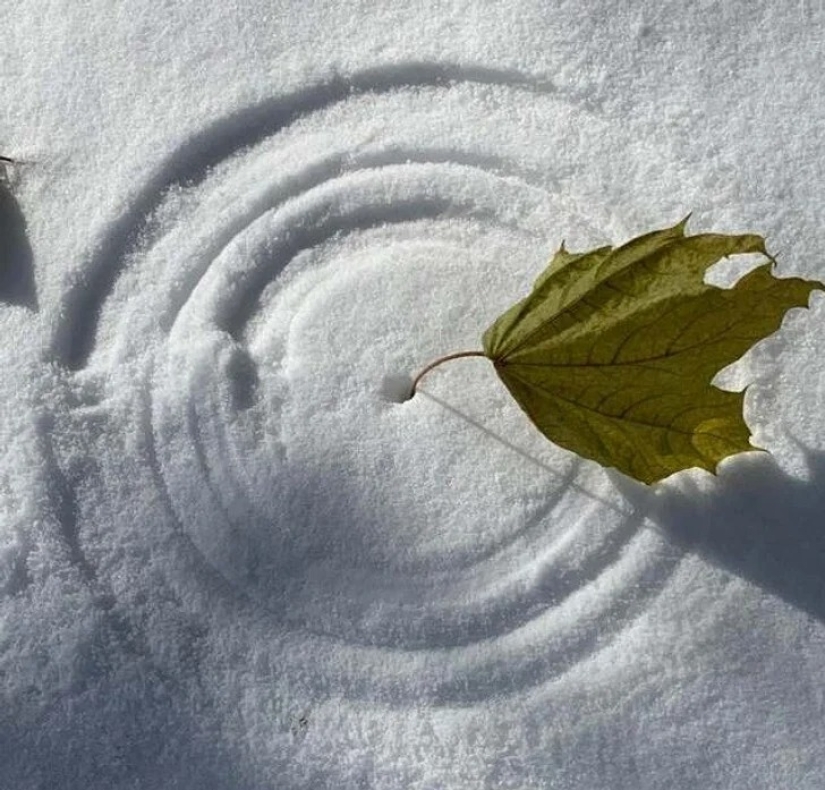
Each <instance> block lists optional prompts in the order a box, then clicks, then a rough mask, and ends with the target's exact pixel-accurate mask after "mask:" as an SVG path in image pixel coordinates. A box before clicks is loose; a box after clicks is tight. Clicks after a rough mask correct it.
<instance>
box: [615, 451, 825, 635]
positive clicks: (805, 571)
mask: <svg viewBox="0 0 825 790" xmlns="http://www.w3.org/2000/svg"><path fill="white" fill-rule="evenodd" d="M800 450H801V452H802V453H803V454H804V457H805V460H806V462H807V466H808V475H807V479H799V478H796V477H791V476H789V475H787V474H785V473H783V472H782V471H781V470H780V469H779V467H778V466H777V465H776V462H775V461H774V460H773V459H772V458H771V456H770V455H768V454H766V453H760V454H750V455H748V456H743V457H742V458H741V459H737V460H736V461H734V462H733V463H731V464H730V465H729V466H728V468H726V469H725V470H724V473H723V474H722V475H721V476H720V477H719V478H718V479H717V480H715V481H714V484H713V487H712V489H711V490H710V491H708V490H707V488H706V487H705V488H704V490H700V489H699V487H698V486H696V485H694V484H692V483H691V482H690V481H684V480H680V481H679V482H678V484H675V485H672V486H671V485H670V484H669V483H664V484H663V485H662V486H659V487H658V489H651V490H647V491H646V490H643V489H642V488H641V486H638V485H637V484H635V483H633V482H631V481H629V480H627V479H626V478H622V480H619V479H616V483H617V485H619V486H620V487H621V488H622V489H623V493H625V494H626V495H627V497H628V499H629V500H630V501H631V502H632V503H634V504H636V505H637V507H643V506H644V503H645V502H646V503H647V507H648V510H649V512H650V517H651V519H652V520H653V521H654V522H655V523H656V524H657V525H658V526H659V527H660V528H661V529H662V530H663V531H664V533H665V534H666V535H667V536H668V537H669V538H670V539H672V540H673V541H674V542H675V543H677V544H679V545H681V546H683V547H684V548H685V549H687V550H689V551H692V552H695V553H697V554H699V555H700V556H702V557H704V558H705V559H707V560H708V561H709V562H711V563H712V564H714V565H716V566H718V567H720V568H723V569H725V570H726V571H729V572H730V573H733V574H736V575H737V576H740V577H742V578H744V579H746V580H748V581H750V582H752V583H753V584H755V585H757V586H758V587H760V588H762V589H763V590H765V591H766V592H768V593H771V594H773V595H776V596H778V597H779V598H781V599H782V600H784V601H786V602H787V603H789V604H791V605H792V606H794V607H796V608H797V609H800V610H802V611H804V612H806V613H807V614H809V615H810V616H812V617H815V618H816V619H817V620H821V621H822V622H825V453H823V452H821V451H815V450H812V449H810V448H804V447H800ZM619 477H620V476H619V475H616V478H619Z"/></svg>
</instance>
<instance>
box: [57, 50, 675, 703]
mask: <svg viewBox="0 0 825 790" xmlns="http://www.w3.org/2000/svg"><path fill="white" fill-rule="evenodd" d="M417 68H418V70H416V69H406V70H404V69H397V70H395V71H394V72H392V73H388V74H384V75H383V76H382V73H381V72H378V71H376V72H366V73H364V74H361V75H358V76H356V77H354V78H352V79H351V80H350V81H349V82H347V81H343V80H337V81H334V82H333V83H330V84H329V85H326V86H321V87H315V88H312V89H307V90H306V91H305V92H299V93H296V94H294V95H292V96H290V97H287V98H285V99H279V100H275V101H273V102H271V103H268V104H266V105H263V106H262V107H260V108H253V109H251V110H249V111H248V112H246V113H243V114H242V115H241V116H239V118H235V119H229V120H227V121H225V122H221V123H219V124H217V125H216V126H215V128H214V129H212V130H211V131H210V132H209V133H204V135H202V136H200V137H197V138H193V139H192V140H190V141H188V143H187V144H186V145H184V146H183V147H182V148H181V150H180V151H179V152H178V154H177V155H176V156H175V157H173V158H172V159H170V161H169V162H167V164H166V166H165V168H164V169H162V170H161V171H160V172H159V173H158V175H157V176H156V178H155V179H153V180H152V181H151V182H150V183H148V184H147V185H146V187H145V189H144V190H143V191H142V192H141V194H140V195H139V197H138V198H137V199H136V200H135V202H134V205H133V206H132V207H131V208H130V210H129V211H127V212H126V213H125V215H124V217H123V218H121V219H120V220H118V221H115V222H114V223H113V224H112V228H111V232H110V234H109V236H108V237H107V238H106V239H105V240H104V242H103V243H102V244H100V245H98V247H99V249H100V250H102V252H98V253H97V254H96V256H95V257H94V259H93V260H92V261H91V262H90V263H89V272H88V279H87V280H86V281H85V282H84V283H80V282H79V283H78V284H77V285H76V286H75V287H72V288H71V289H70V290H69V291H68V294H67V298H66V319H65V322H64V323H63V324H62V325H61V326H60V327H58V329H57V331H56V333H55V342H54V351H55V356H56V359H57V360H58V361H59V362H60V363H61V364H62V365H63V366H64V367H65V368H66V369H68V370H71V371H73V373H72V374H71V376H72V377H73V378H74V379H75V380H76V381H77V382H82V383H83V386H84V387H88V388H90V389H93V390H94V389H96V391H97V392H98V393H100V395H101V397H104V398H105V401H104V402H108V403H113V404H118V405H117V406H115V407H113V414H114V415H115V419H113V421H112V431H114V432H115V433H120V434H123V435H125V436H128V437H130V438H129V439H128V440H122V439H119V440H117V441H115V440H112V447H110V448H109V452H110V453H111V454H112V455H111V457H112V458H114V453H115V452H123V451H124V447H125V448H127V450H126V452H127V453H128V450H129V448H131V450H132V452H133V458H132V459H131V461H132V462H133V463H134V465H135V468H137V469H139V472H137V473H136V479H137V478H138V477H139V475H140V474H144V471H142V470H140V467H143V468H144V469H145V476H144V479H145V480H149V481H150V485H152V486H154V488H155V489H156V497H155V502H156V505H157V506H158V507H166V508H168V510H169V511H170V512H171V513H172V514H173V515H174V518H175V521H176V523H177V525H178V526H179V529H180V532H181V534H182V535H183V536H185V538H186V539H187V540H188V541H189V542H190V544H191V546H193V547H194V548H195V549H196V551H197V553H198V555H199V556H200V557H201V558H202V560H203V561H204V562H205V563H206V565H207V566H208V568H210V569H214V570H215V571H217V573H218V575H219V577H220V579H221V580H222V583H223V586H221V587H217V586H213V587H210V586H209V585H210V584H211V582H209V581H208V580H205V579H203V578H200V577H197V576H195V575H193V574H189V575H186V576H184V577H183V578H182V579H178V580H176V584H177V585H181V584H183V585H184V586H185V585H186V584H191V585H192V588H193V589H195V588H196V587H198V588H202V589H201V592H200V595H202V596H203V600H206V601H207V602H209V601H212V602H213V603H214V602H215V601H217V600H220V601H226V600H228V599H230V598H233V597H236V601H237V605H238V606H239V607H240V608H239V610H238V611H239V614H238V617H241V618H248V621H246V622H247V626H248V628H249V629H251V630H254V629H258V630H260V629H264V631H262V633H264V632H267V633H271V634H273V636H272V638H271V643H272V651H273V658H272V661H273V663H274V664H276V665H279V666H280V667H281V668H282V669H283V671H285V672H288V673H289V672H292V673H295V675H296V676H298V675H300V676H302V677H307V676H309V677H313V676H314V677H317V678H318V679H320V680H322V681H323V683H322V684H321V685H323V684H324V683H326V684H330V683H335V682H338V681H345V687H344V688H342V689H341V693H344V694H353V695H356V696H358V695H378V696H381V695H383V694H387V695H391V696H393V697H394V698H397V697H398V694H399V693H401V690H403V689H408V690H409V693H410V695H411V698H412V697H418V698H420V697H421V696H422V695H424V696H429V697H430V698H431V699H433V700H435V701H439V702H450V701H463V702H466V703H469V702H473V701H477V700H480V699H483V698H485V696H487V695H489V694H494V693H501V692H502V691H503V690H506V691H517V690H519V689H520V688H523V687H525V686H529V685H532V684H534V683H537V682H541V681H542V680H543V679H545V678H547V677H552V676H555V675H558V674H559V673H561V672H563V671H565V670H566V669H568V668H569V667H570V666H572V665H573V664H575V663H577V662H579V661H581V660H583V659H585V658H586V657H587V656H589V655H590V654H591V653H592V652H593V651H595V650H597V649H599V648H601V647H602V646H604V645H605V644H607V643H608V642H609V641H610V639H611V638H612V637H613V636H614V635H615V634H617V633H618V632H619V631H620V630H621V629H622V628H623V627H624V626H625V625H626V624H627V622H628V621H629V619H631V618H633V617H635V616H636V614H638V613H639V612H641V611H642V610H643V609H644V608H645V607H646V606H647V605H648V604H649V602H650V601H651V600H652V598H653V597H655V596H656V595H657V594H658V592H659V591H660V590H661V589H662V587H663V585H664V584H665V583H666V581H667V579H668V577H669V575H670V574H671V573H672V571H673V569H674V567H675V564H676V562H677V559H676V558H674V557H672V556H670V555H669V553H668V551H667V549H666V547H665V546H664V544H663V542H662V541H661V540H659V539H658V538H657V537H656V536H655V535H653V534H651V533H649V532H646V531H640V527H641V520H640V518H639V517H638V516H636V515H635V514H633V513H631V512H629V511H628V510H627V509H626V507H623V504H622V501H621V498H620V497H618V496H617V495H616V494H615V493H614V492H613V490H612V488H611V486H610V485H609V483H607V481H606V478H605V477H604V475H603V474H602V473H601V471H600V470H598V469H595V468H593V467H592V465H589V464H585V463H582V462H580V461H578V460H577V459H575V458H572V457H571V456H570V455H569V454H567V453H564V452H563V451H560V450H558V449H557V448H555V447H553V446H552V445H549V444H548V443H547V442H546V441H545V440H544V439H542V438H541V437H538V436H537V435H536V433H535V431H534V430H533V429H532V428H531V427H530V426H529V424H528V423H527V421H526V419H525V418H524V417H523V415H522V414H521V413H520V412H519V411H518V409H517V407H515V405H514V404H513V403H512V402H511V401H510V399H509V396H508V395H507V394H506V393H505V392H504V390H503V388H502V387H500V386H499V385H498V384H497V382H496V381H495V376H494V374H493V371H492V370H491V369H490V368H489V366H488V365H487V363H485V361H484V360H477V359H476V360H462V361H460V362H458V361H457V362H455V363H453V364H452V365H451V366H449V367H447V366H445V367H444V368H443V369H441V370H439V371H438V372H434V373H433V374H432V375H431V377H430V378H428V380H427V381H426V383H425V385H424V386H423V388H422V389H423V392H422V394H421V395H420V396H418V397H416V398H415V399H413V400H412V401H409V402H407V403H404V404H394V403H391V402H388V401H387V399H386V397H385V395H384V393H383V391H382V387H383V386H384V381H385V378H386V376H387V375H388V374H390V373H396V372H398V371H403V370H407V371H412V370H413V369H415V368H417V367H419V366H420V365H421V364H423V363H424V362H426V361H428V360H429V359H431V358H433V357H435V356H438V355H440V354H443V353H446V352H449V351H454V350H461V349H464V348H476V347H478V346H479V343H480V335H481V332H482V331H483V329H484V328H486V326H487V325H488V324H489V323H490V321H491V320H492V319H494V318H495V317H496V315H498V313H499V312H500V311H501V310H502V309H503V308H505V307H507V306H508V305H509V304H510V303H512V301H514V300H515V299H517V298H520V297H521V296H523V295H524V293H525V292H526V290H527V288H528V287H529V283H530V282H531V280H532V278H533V277H534V276H535V275H536V274H537V272H538V270H539V269H540V267H541V265H542V264H543V262H544V261H545V260H546V258H547V257H548V256H549V254H550V252H551V251H552V245H553V244H558V243H559V242H560V241H561V238H560V235H561V234H563V235H565V236H566V237H567V238H568V240H569V241H574V242H577V243H580V244H582V245H585V244H590V243H595V242H599V241H603V238H602V237H600V236H599V231H598V229H597V227H596V226H595V225H594V224H593V223H591V222H590V221H588V220H586V219H585V218H584V212H583V211H582V210H581V209H580V208H579V207H578V205H577V202H576V200H575V199H574V198H573V197H572V195H571V194H570V186H571V185H570V183H569V182H568V181H567V180H566V173H567V172H568V166H567V165H566V164H565V160H566V159H575V158H576V157H579V158H581V156H582V155H583V154H582V149H583V148H586V146H587V145H588V144H591V143H592V141H593V140H594V139H596V138H597V137H598V125H599V121H598V119H597V118H595V117H594V116H593V115H592V114H590V113H587V112H586V111H585V110H584V109H583V108H581V107H577V106H576V105H575V104H572V103H571V102H570V101H568V100H562V99H560V98H558V97H557V96H555V95H553V92H552V91H545V90H543V89H542V88H541V86H537V85H533V84H531V83H530V81H529V79H527V78H523V77H519V76H518V75H512V74H502V73H498V72H493V71H488V70H478V69H477V70H474V71H465V72H462V71H461V70H457V69H454V68H452V67H448V68H442V67H437V66H421V67H417ZM531 108H532V109H531ZM548 112H549V113H554V114H564V115H566V116H570V124H569V127H570V131H569V133H568V134H567V135H566V136H565V137H564V139H558V133H559V129H560V128H562V127H561V126H559V125H556V126H555V134H556V137H554V138H552V139H551V136H550V135H549V133H548V131H547V129H546V128H544V125H543V124H542V122H541V119H542V118H543V117H546V114H547V113H548ZM241 117H242V118H243V123H241V121H240V118H241ZM585 119H586V120H585ZM577 124H578V126H577ZM583 129H584V130H590V131H589V133H584V132H583V131H582V130H583ZM542 151H548V152H553V153H549V154H548V155H547V156H546V157H545V156H541V157H539V156H537V152H542ZM601 221H602V222H604V221H605V220H604V219H602V220H601ZM596 224H598V223H596ZM554 233H558V234H560V235H559V237H555V238H554V237H553V235H552V234H554ZM568 246H570V245H568ZM575 246H577V244H574V245H573V248H575ZM104 259H105V263H106V264H108V265H106V266H104ZM113 262H114V263H115V264H117V266H116V267H115V268H113V267H112V263H113ZM73 419H74V420H76V419H77V416H75V417H73ZM98 441H99V442H102V443H103V445H105V444H106V441H108V440H107V439H106V438H105V437H103V438H102V439H100V440H98ZM115 446H116V447H117V448H118V450H117V451H115V450H114V449H113V448H114V447H115ZM95 451H96V452H101V446H100V444H99V443H98V444H97V445H96V449H95ZM102 452H103V454H104V457H105V453H106V448H105V446H104V448H103V451H102ZM122 464H123V459H120V458H119V459H117V461H115V460H112V462H111V463H109V464H107V463H106V462H105V460H104V462H103V463H102V464H101V471H100V475H101V483H100V484H101V485H102V486H104V487H105V486H106V485H110V484H112V481H113V480H114V478H115V477H116V476H117V475H122V474H123V472H122ZM115 470H119V471H118V472H117V473H116V472H115ZM135 495H136V497H137V496H141V497H143V498H144V499H145V498H146V496H145V492H142V493H141V492H137V491H136V494H135ZM144 517H145V518H146V519H147V520H149V521H151V519H152V514H151V513H147V514H144ZM158 520H160V517H159V516H158ZM147 540H148V538H147ZM207 608H208V607H207ZM204 616H208V614H207V613H204ZM262 641H266V640H265V639H263V638H262ZM390 653H391V654H392V656H393V660H392V661H389V662H388V661H387V660H386V656H387V655H388V654H390ZM342 656H345V657H347V656H348V657H347V658H344V659H342ZM308 664H309V665H308ZM333 678H335V679H336V680H333Z"/></svg>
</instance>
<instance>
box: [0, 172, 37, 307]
mask: <svg viewBox="0 0 825 790" xmlns="http://www.w3.org/2000/svg"><path fill="white" fill-rule="evenodd" d="M0 302H7V303H8V304H15V305H19V306H21V307H28V308H29V309H30V310H36V309H37V290H36V288H35V282H34V259H33V256H32V248H31V246H30V245H29V240H28V237H27V236H26V220H25V217H24V216H23V212H22V211H21V210H20V206H18V204H17V201H16V200H15V199H14V196H13V195H12V193H11V192H10V191H9V189H8V188H7V187H6V186H5V185H4V184H3V183H2V182H0Z"/></svg>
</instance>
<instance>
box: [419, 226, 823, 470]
mask: <svg viewBox="0 0 825 790" xmlns="http://www.w3.org/2000/svg"><path fill="white" fill-rule="evenodd" d="M686 223H687V219H685V220H683V221H682V222H680V223H679V224H678V225H675V226H673V227H671V228H665V229H663V230H658V231H655V232H653V233H648V234H646V235H644V236H639V237H638V238H635V239H633V240H632V241H630V242H628V243H626V244H624V245H622V246H620V247H616V248H613V247H600V248H598V249H595V250H592V251H590V252H584V253H571V252H568V251H567V250H566V249H565V248H564V245H562V247H561V249H559V251H558V252H557V253H556V254H555V256H554V258H553V260H552V261H551V263H550V265H549V267H548V268H547V270H546V271H545V272H543V273H542V274H541V276H539V278H538V279H537V280H536V282H535V285H534V287H533V291H532V293H531V294H530V295H529V296H527V297H526V298H525V299H523V300H522V301H520V302H519V303H518V304H516V305H514V306H513V307H511V308H510V309H509V310H507V311H506V312H505V313H504V314H503V315H501V316H500V317H499V318H498V319H497V320H496V321H495V322H494V323H493V325H492V326H491V327H490V328H489V329H488V330H487V331H486V332H485V333H484V336H483V347H484V351H483V352H481V351H476V352H461V353H459V354H451V355H450V356H449V357H443V358H442V359H440V360H436V362H435V363H433V364H431V365H429V366H427V368H425V369H424V370H423V371H422V372H421V374H419V376H418V377H417V378H416V380H415V382H414V384H413V392H415V386H416V385H417V383H418V381H419V380H420V378H421V376H422V375H423V374H424V373H426V372H427V371H429V370H431V369H432V368H433V367H435V366H436V365H437V364H440V363H441V362H443V361H446V360H447V359H449V358H455V357H457V356H485V357H487V358H489V359H490V360H491V361H492V362H493V365H494V367H495V370H496V372H497V373H498V375H499V377H500V378H501V380H502V381H503V382H504V385H505V386H506V387H507V389H508V390H509V391H510V393H511V394H512V395H513V397H514V398H515V399H516V401H517V402H518V404H519V405H520V406H521V408H522V409H523V410H524V411H525V412H526V413H527V415H528V416H529V417H530V419H531V420H532V421H533V423H534V424H535V425H536V427H537V428H538V429H539V430H540V431H541V432H542V433H543V434H544V435H545V436H546V437H547V438H548V439H550V440H551V441H552V442H554V443H555V444H557V445H560V446H561V447H565V448H567V449H568V450H572V451H573V452H575V453H578V454H579V455H581V456H583V457H585V458H590V459H592V460H594V461H598V462H599V463H601V464H603V465H604V466H612V467H615V468H617V469H619V470H620V471H621V472H624V473H625V474H627V475H629V476H631V477H634V478H636V479H637V480H640V481H642V482H645V483H653V482H656V481H658V480H661V479H663V478H665V477H667V476H669V475H671V474H673V473H674V472H678V471H680V470H682V469H687V468H689V467H694V466H695V467H701V468H703V469H707V470H708V471H711V472H715V470H716V467H717V465H718V463H719V462H720V461H721V460H722V459H723V458H727V457H728V456H730V455H733V454H735V453H739V452H744V451H747V450H753V449H757V448H754V447H753V446H752V445H751V443H750V430H749V429H748V426H747V425H746V423H745V421H744V419H743V416H742V406H743V401H744V392H729V391H726V390H722V389H719V388H718V387H715V386H713V385H712V384H711V381H712V379H713V378H714V376H715V375H716V374H717V373H718V372H719V371H720V370H722V368H724V367H727V366H728V365H729V364H731V363H732V362H734V361H736V360H737V359H739V357H741V356H742V355H743V354H744V353H745V352H746V351H747V350H748V349H750V348H751V347H752V346H753V345H754V344H755V343H756V342H758V341H759V340H761V339H763V338H765V337H767V336H768V335H770V334H771V333H773V332H775V331H776V330H777V329H778V328H779V326H780V324H781V323H782V319H783V317H784V315H785V313H786V312H787V311H788V310H789V309H790V308H792V307H804V306H807V304H808V298H809V296H810V293H811V291H813V290H817V289H818V290H825V284H823V283H821V282H818V281H815V280H803V279H800V278H786V279H777V278H775V277H774V276H773V275H772V274H771V269H772V268H773V265H774V263H775V261H774V259H773V258H772V257H771V256H770V255H769V254H768V253H767V251H766V249H765V243H764V239H763V238H762V237H761V236H757V235H753V234H747V235H739V236H734V235H723V234H715V233H713V234H712V233H705V234H699V235H696V236H686V235H685V225H686ZM747 253H759V254H761V255H763V256H764V257H765V258H766V259H767V263H765V264H763V265H761V266H759V267H758V268H756V269H754V270H752V271H751V272H749V273H748V274H746V275H745V276H744V277H742V278H741V279H740V280H739V281H738V282H737V283H736V284H735V285H734V286H733V287H731V288H719V287H717V286H714V285H711V284H709V283H706V282H705V281H704V275H705V272H706V271H707V269H708V268H710V267H711V266H712V265H713V264H715V263H717V262H718V261H719V260H720V259H721V258H723V257H727V256H731V255H740V254H747Z"/></svg>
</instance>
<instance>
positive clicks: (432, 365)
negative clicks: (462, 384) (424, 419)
mask: <svg viewBox="0 0 825 790" xmlns="http://www.w3.org/2000/svg"><path fill="white" fill-rule="evenodd" d="M461 357H485V358H486V357H487V355H486V354H485V353H484V352H483V351H457V352H456V353H455V354H447V356H445V357H439V358H438V359H435V360H433V361H432V362H430V364H429V365H427V366H426V367H425V368H422V369H421V370H420V371H419V373H418V375H417V376H416V377H415V378H414V379H413V383H412V388H411V389H410V397H411V398H412V397H413V395H415V390H416V387H418V382H419V381H421V379H423V378H424V376H426V375H427V373H429V372H430V371H431V370H432V369H433V368H436V367H438V366H439V365H440V364H442V363H443V362H449V361H450V360H451V359H460V358H461Z"/></svg>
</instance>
